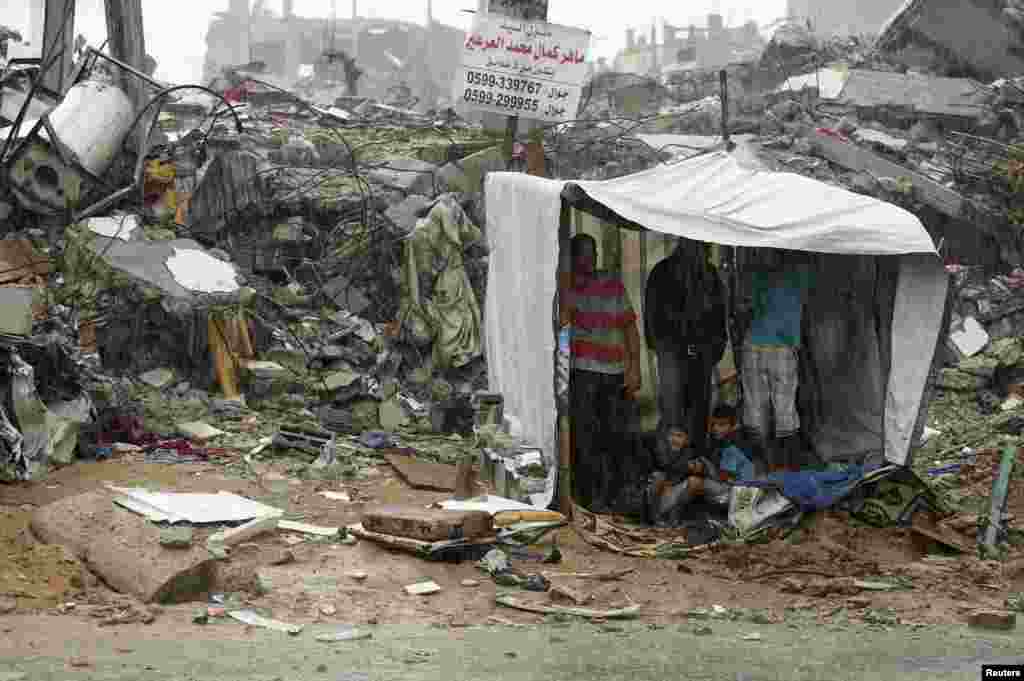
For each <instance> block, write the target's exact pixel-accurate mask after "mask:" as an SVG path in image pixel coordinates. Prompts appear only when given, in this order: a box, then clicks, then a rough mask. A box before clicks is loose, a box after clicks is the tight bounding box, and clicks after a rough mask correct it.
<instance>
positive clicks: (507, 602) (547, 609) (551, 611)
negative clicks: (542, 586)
mask: <svg viewBox="0 0 1024 681" xmlns="http://www.w3.org/2000/svg"><path fill="white" fill-rule="evenodd" d="M494 600H495V602H496V603H497V604H498V605H504V606H505V607H508V608H515V609H516V610H525V611H526V612H536V613H540V614H542V615H571V616H573V617H586V618H588V619H606V620H613V619H632V618H633V617H636V616H637V615H638V614H639V613H640V606H639V605H631V606H629V607H628V608H621V609H619V610H592V609H590V608H572V607H565V606H558V605H542V604H540V603H531V602H529V601H525V600H522V599H520V598H516V597H514V596H498V597H497V598H495V599H494Z"/></svg>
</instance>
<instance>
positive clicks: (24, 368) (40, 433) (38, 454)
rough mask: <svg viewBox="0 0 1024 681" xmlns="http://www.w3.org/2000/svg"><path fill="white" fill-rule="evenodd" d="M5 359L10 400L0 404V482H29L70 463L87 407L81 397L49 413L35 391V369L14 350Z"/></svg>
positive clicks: (60, 404)
mask: <svg viewBox="0 0 1024 681" xmlns="http://www.w3.org/2000/svg"><path fill="white" fill-rule="evenodd" d="M5 359H6V362H7V370H6V372H5V373H6V375H7V376H8V377H9V381H10V382H9V383H8V384H6V387H7V389H8V390H9V391H10V393H9V395H10V399H9V400H8V399H6V398H5V399H2V400H0V480H3V481H14V480H33V479H36V478H38V477H40V476H41V475H43V474H45V473H46V471H47V470H48V468H49V466H50V465H52V464H56V465H67V464H69V463H71V461H72V459H73V457H74V454H75V448H76V446H77V445H78V434H79V429H80V427H81V425H82V424H83V423H86V422H88V421H89V418H90V415H91V412H92V403H91V402H90V401H89V398H88V396H87V395H86V394H85V393H81V394H80V395H78V397H76V398H75V399H73V400H71V401H67V402H62V403H59V404H54V405H53V408H52V409H51V408H50V407H48V406H47V405H46V404H45V403H44V402H43V401H42V399H40V396H39V393H38V392H37V390H36V380H35V369H33V367H32V366H31V365H30V364H29V363H28V362H26V361H25V360H23V359H22V358H21V356H20V355H19V354H18V352H17V351H16V350H15V349H14V348H13V347H8V348H7V349H6V357H5ZM4 405H9V406H10V407H11V408H12V409H11V411H10V412H9V411H8V407H6V406H4ZM11 417H13V421H12V420H11Z"/></svg>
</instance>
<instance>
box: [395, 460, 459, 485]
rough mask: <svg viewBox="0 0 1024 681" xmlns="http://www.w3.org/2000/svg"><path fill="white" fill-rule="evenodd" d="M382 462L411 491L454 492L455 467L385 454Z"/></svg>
mask: <svg viewBox="0 0 1024 681" xmlns="http://www.w3.org/2000/svg"><path fill="white" fill-rule="evenodd" d="M384 460H385V461H387V462H388V463H389V464H391V465H392V466H393V467H394V469H395V471H396V472H397V473H398V475H399V477H401V478H402V479H403V480H404V481H405V482H406V483H407V484H408V485H409V486H410V487H412V488H413V489H425V490H432V491H435V492H454V491H455V466H452V465H449V464H443V463H433V462H430V461H421V460H419V459H416V458H415V457H412V456H407V455H404V454H385V455H384Z"/></svg>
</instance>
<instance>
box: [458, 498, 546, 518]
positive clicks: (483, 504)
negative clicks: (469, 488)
mask: <svg viewBox="0 0 1024 681" xmlns="http://www.w3.org/2000/svg"><path fill="white" fill-rule="evenodd" d="M438 505H439V506H440V507H441V508H443V509H446V510H449V511H487V512H488V513H490V514H491V515H495V514H497V513H502V512H504V511H536V510H537V507H536V506H533V505H531V504H524V503H523V502H521V501H516V500H514V499H506V498H505V497H498V496H494V495H493V494H489V495H487V496H485V497H476V498H473V499H466V500H464V501H458V500H456V499H448V500H446V501H442V502H440V503H439V504H438Z"/></svg>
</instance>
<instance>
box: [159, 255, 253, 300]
mask: <svg viewBox="0 0 1024 681" xmlns="http://www.w3.org/2000/svg"><path fill="white" fill-rule="evenodd" d="M166 266H167V269H168V270H170V272H171V276H173V277H174V281H175V282H177V283H178V284H179V285H181V286H183V287H184V288H186V289H188V290H189V291H192V292H195V293H237V292H238V291H239V290H240V289H241V288H242V287H241V286H240V285H239V283H238V271H237V270H236V269H235V267H234V266H233V265H232V264H231V263H228V262H224V261H223V260H221V259H220V258H216V257H214V256H213V255H211V254H210V253H207V252H206V251H204V250H202V249H201V248H175V249H174V251H173V252H172V254H171V256H170V257H169V258H167V260H166Z"/></svg>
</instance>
